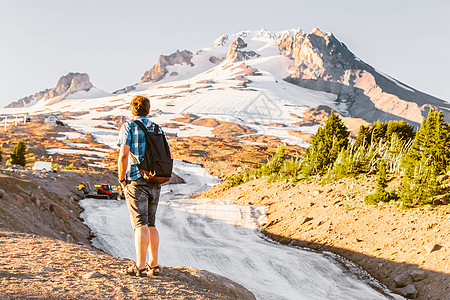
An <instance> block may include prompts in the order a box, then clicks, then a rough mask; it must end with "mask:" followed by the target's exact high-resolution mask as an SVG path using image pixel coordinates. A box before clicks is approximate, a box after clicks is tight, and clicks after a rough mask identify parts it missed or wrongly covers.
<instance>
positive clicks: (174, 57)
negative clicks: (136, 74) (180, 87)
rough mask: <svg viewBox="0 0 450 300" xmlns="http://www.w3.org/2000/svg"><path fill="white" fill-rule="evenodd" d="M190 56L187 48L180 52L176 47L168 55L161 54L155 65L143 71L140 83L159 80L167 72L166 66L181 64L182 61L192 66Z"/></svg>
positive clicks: (190, 53)
mask: <svg viewBox="0 0 450 300" xmlns="http://www.w3.org/2000/svg"><path fill="white" fill-rule="evenodd" d="M192 56H193V54H192V52H190V51H188V50H183V51H181V52H180V51H179V50H178V49H177V51H176V52H174V53H172V54H170V55H161V56H160V57H159V59H158V62H157V63H156V65H154V66H153V67H152V68H151V69H150V70H149V71H147V72H145V73H144V75H143V76H142V78H141V81H140V83H144V82H156V81H159V80H161V79H162V78H164V76H165V75H166V74H167V73H168V70H167V68H166V67H167V66H173V65H175V64H180V65H181V64H183V63H186V64H188V65H191V66H193V65H194V64H193V63H192V62H191V59H192Z"/></svg>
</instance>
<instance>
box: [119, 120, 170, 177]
mask: <svg viewBox="0 0 450 300" xmlns="http://www.w3.org/2000/svg"><path fill="white" fill-rule="evenodd" d="M136 120H139V121H141V122H142V124H144V126H145V127H147V128H148V130H149V131H150V132H153V130H154V127H153V125H154V124H155V123H153V122H152V121H150V119H149V118H148V117H144V116H139V117H137V118H136ZM159 133H162V134H164V132H163V131H162V129H161V127H160V128H159ZM123 144H125V145H128V146H130V152H131V154H130V156H131V157H129V158H128V167H127V173H126V176H125V179H126V180H128V181H129V180H136V179H138V178H140V177H142V176H141V173H140V172H139V169H138V167H137V165H136V162H135V161H134V159H133V156H134V158H135V159H136V160H137V162H138V163H140V162H141V161H142V159H143V158H144V153H145V134H144V131H142V129H141V128H140V127H139V126H138V125H137V124H136V123H133V122H126V123H125V124H123V125H122V127H121V128H120V132H119V139H118V141H117V145H118V146H119V147H120V146H121V145H123Z"/></svg>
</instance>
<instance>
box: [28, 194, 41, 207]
mask: <svg viewBox="0 0 450 300" xmlns="http://www.w3.org/2000/svg"><path fill="white" fill-rule="evenodd" d="M30 200H31V201H32V202H34V204H36V205H37V206H39V205H41V201H40V200H39V197H38V196H37V195H36V193H35V192H34V191H33V192H31V196H30Z"/></svg>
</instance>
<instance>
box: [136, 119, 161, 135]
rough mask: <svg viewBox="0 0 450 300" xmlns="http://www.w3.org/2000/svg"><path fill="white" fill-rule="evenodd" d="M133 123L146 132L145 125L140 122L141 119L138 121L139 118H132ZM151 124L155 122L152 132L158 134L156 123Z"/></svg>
mask: <svg viewBox="0 0 450 300" xmlns="http://www.w3.org/2000/svg"><path fill="white" fill-rule="evenodd" d="M133 123H135V124H137V126H139V127H140V128H141V129H142V130H143V131H144V132H145V133H147V132H148V129H147V127H145V126H144V124H142V122H141V121H139V120H134V121H133ZM153 124H155V126H154V127H155V131H154V132H153V133H155V134H159V125H158V124H156V123H153Z"/></svg>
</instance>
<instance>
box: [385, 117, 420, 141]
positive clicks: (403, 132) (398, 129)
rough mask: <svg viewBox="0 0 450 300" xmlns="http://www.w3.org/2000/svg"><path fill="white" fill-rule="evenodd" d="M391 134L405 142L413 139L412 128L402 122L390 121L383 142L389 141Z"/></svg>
mask: <svg viewBox="0 0 450 300" xmlns="http://www.w3.org/2000/svg"><path fill="white" fill-rule="evenodd" d="M393 134H397V136H398V138H400V139H401V140H403V141H407V140H409V139H413V138H414V127H412V126H410V125H408V123H406V122H405V121H403V120H402V121H400V122H395V121H390V122H388V123H387V128H386V137H385V140H386V141H390V140H391V139H392V135H393Z"/></svg>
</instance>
